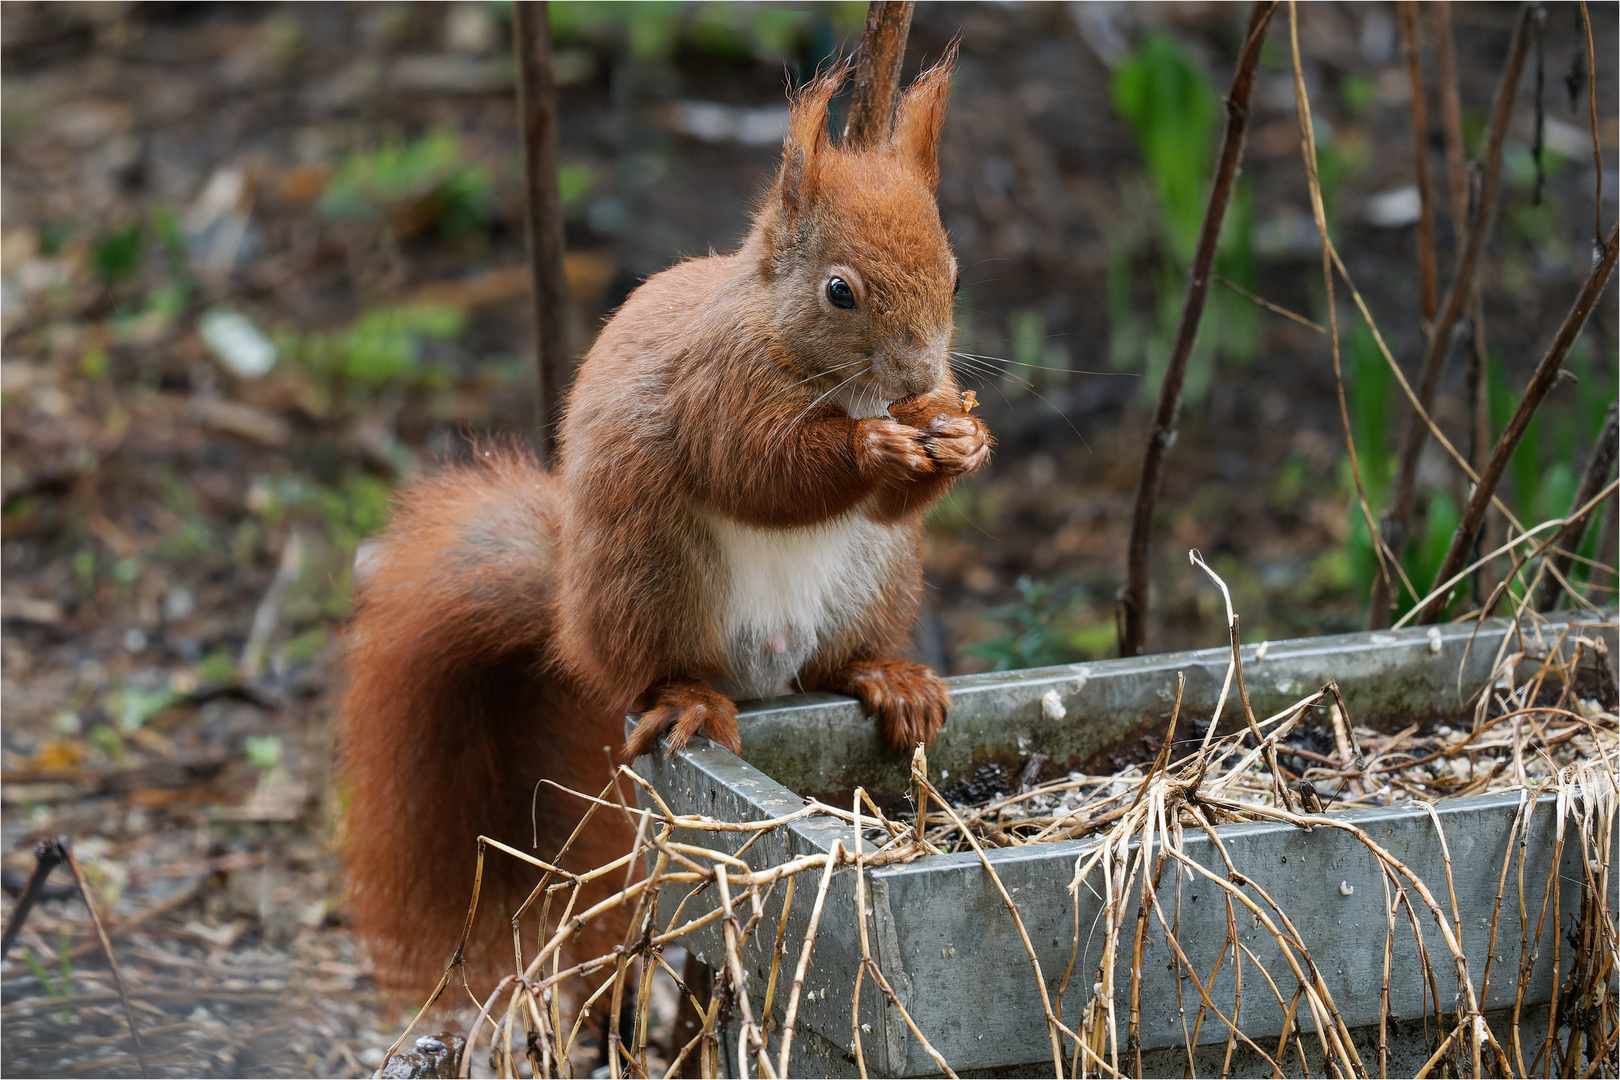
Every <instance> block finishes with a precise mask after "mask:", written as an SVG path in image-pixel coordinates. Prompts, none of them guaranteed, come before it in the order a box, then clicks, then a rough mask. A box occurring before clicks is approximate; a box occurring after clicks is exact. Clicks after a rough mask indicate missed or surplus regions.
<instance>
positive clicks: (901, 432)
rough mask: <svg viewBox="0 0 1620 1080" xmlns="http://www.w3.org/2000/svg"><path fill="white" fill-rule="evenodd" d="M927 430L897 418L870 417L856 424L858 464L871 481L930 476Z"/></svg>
mask: <svg viewBox="0 0 1620 1080" xmlns="http://www.w3.org/2000/svg"><path fill="white" fill-rule="evenodd" d="M925 440H926V433H925V432H922V431H919V430H917V429H916V428H914V427H911V426H910V425H907V424H902V423H900V422H899V421H897V420H885V419H883V418H882V417H867V418H866V419H864V420H861V421H859V422H858V423H856V425H855V463H856V465H857V466H858V467H859V468H860V470H861V475H862V476H863V477H865V478H866V479H868V480H872V481H879V482H881V481H885V480H887V481H902V482H903V481H906V480H912V479H915V478H916V477H919V476H928V475H929V474H931V473H932V472H933V471H934V461H933V459H932V458H931V457H929V456H928V449H927V446H926V442H925Z"/></svg>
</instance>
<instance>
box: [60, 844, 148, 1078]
mask: <svg viewBox="0 0 1620 1080" xmlns="http://www.w3.org/2000/svg"><path fill="white" fill-rule="evenodd" d="M56 845H57V847H59V848H61V851H62V858H63V859H65V860H66V861H67V864H68V869H69V870H71V871H73V880H74V881H75V882H77V883H78V886H79V898H80V899H81V900H83V901H84V906H85V908H86V910H88V911H89V912H90V922H91V924H92V925H94V926H95V928H96V937H98V938H100V939H101V951H102V952H104V953H106V954H107V966H108V967H110V968H112V977H113V983H114V984H115V985H116V986H117V987H118V1000H119V1001H121V1002H122V1003H123V1005H124V1021H125V1022H126V1023H127V1024H129V1037H130V1038H131V1039H133V1040H134V1042H135V1060H136V1061H138V1062H140V1063H141V1074H142V1075H143V1076H150V1075H152V1068H151V1066H149V1065H147V1063H146V1047H145V1046H143V1045H142V1044H141V1031H140V1029H139V1028H137V1027H136V1026H135V1007H134V1006H132V1005H131V1004H130V1003H129V990H128V989H127V988H126V987H125V986H124V973H123V972H122V971H120V970H118V957H116V956H114V955H113V949H112V942H111V941H109V940H108V938H107V928H106V927H105V926H104V925H102V922H101V912H100V911H98V910H97V909H96V900H95V894H94V893H92V892H91V891H90V883H89V882H88V881H86V880H85V879H84V871H83V870H81V869H79V860H78V859H76V858H74V856H73V845H72V844H69V843H68V841H67V837H65V836H63V837H58V838H57V841H56Z"/></svg>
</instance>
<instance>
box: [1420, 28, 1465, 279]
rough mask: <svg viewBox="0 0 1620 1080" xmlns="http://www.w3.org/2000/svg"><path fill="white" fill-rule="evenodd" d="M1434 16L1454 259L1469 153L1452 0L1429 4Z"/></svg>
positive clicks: (1458, 254)
mask: <svg viewBox="0 0 1620 1080" xmlns="http://www.w3.org/2000/svg"><path fill="white" fill-rule="evenodd" d="M1427 7H1428V9H1429V11H1430V12H1431V13H1432V14H1433V15H1434V62H1435V69H1436V70H1435V76H1436V80H1437V81H1438V83H1439V91H1440V130H1441V132H1442V134H1443V135H1444V136H1445V144H1446V190H1447V193H1448V194H1449V195H1450V201H1451V233H1452V244H1453V246H1455V248H1456V251H1455V252H1454V258H1455V259H1457V260H1460V259H1461V258H1462V253H1463V232H1464V230H1466V229H1467V228H1468V160H1467V159H1468V151H1467V148H1466V147H1464V146H1463V130H1462V106H1461V104H1460V102H1459V101H1458V99H1457V53H1456V49H1455V48H1454V47H1453V44H1452V37H1451V0H1435V2H1434V3H1432V4H1429V5H1427Z"/></svg>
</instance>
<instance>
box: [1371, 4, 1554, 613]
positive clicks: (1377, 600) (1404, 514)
mask: <svg viewBox="0 0 1620 1080" xmlns="http://www.w3.org/2000/svg"><path fill="white" fill-rule="evenodd" d="M1533 7H1534V5H1532V4H1524V5H1522V6H1521V7H1520V9H1519V16H1518V18H1517V20H1515V22H1514V24H1513V38H1512V40H1511V41H1510V42H1509V43H1508V55H1507V60H1506V62H1505V63H1504V64H1503V67H1502V77H1501V81H1500V82H1499V83H1498V84H1497V88H1496V99H1495V102H1494V105H1493V107H1492V110H1491V126H1490V133H1489V135H1488V137H1487V139H1486V144H1485V154H1484V158H1483V171H1482V173H1481V179H1480V190H1479V200H1478V202H1477V203H1476V204H1475V206H1474V212H1473V215H1472V220H1471V222H1470V228H1469V230H1468V238H1467V242H1466V243H1465V244H1464V246H1463V249H1462V254H1461V255H1460V257H1459V258H1458V260H1457V274H1456V278H1455V280H1453V281H1452V283H1451V288H1450V289H1449V290H1448V291H1447V292H1446V298H1445V302H1444V303H1443V304H1441V305H1440V309H1439V314H1438V316H1437V317H1436V319H1435V323H1434V331H1433V333H1432V334H1431V335H1430V337H1429V341H1428V345H1427V347H1426V348H1425V350H1424V353H1423V363H1422V365H1421V373H1420V375H1419V377H1418V401H1419V403H1420V404H1421V405H1422V407H1423V411H1424V412H1427V411H1428V410H1429V409H1430V408H1432V407H1433V405H1434V391H1435V387H1436V386H1438V385H1439V382H1440V372H1441V370H1442V369H1443V368H1444V367H1445V360H1446V355H1447V354H1448V352H1449V351H1450V348H1451V328H1452V327H1453V326H1455V325H1456V323H1457V320H1458V319H1459V318H1461V316H1462V313H1463V308H1464V306H1465V305H1466V303H1467V301H1468V299H1469V297H1470V296H1471V295H1472V293H1473V280H1474V271H1475V268H1476V267H1477V266H1478V264H1479V260H1480V257H1481V254H1482V253H1483V251H1484V250H1485V244H1486V241H1487V240H1489V239H1490V233H1491V227H1492V225H1493V224H1494V223H1495V218H1496V214H1495V208H1496V193H1497V189H1498V187H1499V186H1500V181H1501V174H1502V146H1503V143H1504V141H1505V140H1506V138H1507V131H1508V122H1509V120H1510V119H1511V118H1512V115H1513V98H1514V96H1515V94H1516V93H1517V91H1518V88H1519V77H1520V75H1521V74H1523V71H1524V62H1525V58H1526V56H1527V55H1528V54H1529V51H1530V42H1531V38H1532V37H1533V36H1534V33H1533V31H1532V28H1531V25H1530V24H1531V19H1532V15H1531V12H1532V8H1533ZM1428 434H1429V424H1428V422H1427V418H1426V417H1423V416H1420V415H1417V413H1416V412H1415V411H1414V415H1413V417H1412V423H1411V425H1410V426H1409V427H1408V428H1407V432H1406V441H1405V442H1404V443H1403V444H1402V445H1401V455H1400V460H1399V463H1398V464H1397V466H1396V471H1395V486H1394V491H1393V494H1392V495H1391V497H1390V505H1389V510H1388V512H1387V513H1386V514H1385V515H1384V529H1383V532H1384V535H1385V537H1386V539H1387V540H1388V543H1389V546H1390V549H1391V550H1392V551H1393V552H1394V554H1395V555H1396V557H1397V558H1398V557H1399V555H1400V553H1401V550H1402V548H1403V547H1404V546H1405V543H1406V537H1407V536H1408V535H1409V533H1410V531H1411V518H1412V491H1413V482H1414V480H1415V478H1416V476H1417V461H1418V455H1419V453H1420V452H1421V451H1422V450H1423V442H1424V440H1425V439H1426V438H1427V437H1428ZM1380 582H1381V583H1380V584H1379V585H1375V586H1374V590H1373V603H1372V609H1371V611H1370V612H1369V615H1368V626H1369V628H1371V629H1376V628H1377V627H1380V626H1383V625H1385V624H1386V623H1387V622H1388V621H1389V612H1390V604H1391V601H1392V599H1393V594H1392V592H1391V591H1389V589H1390V584H1391V583H1390V582H1389V581H1388V579H1387V578H1382V579H1380Z"/></svg>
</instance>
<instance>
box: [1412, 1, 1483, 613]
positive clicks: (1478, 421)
mask: <svg viewBox="0 0 1620 1080" xmlns="http://www.w3.org/2000/svg"><path fill="white" fill-rule="evenodd" d="M1428 8H1429V10H1430V11H1431V12H1432V13H1433V15H1434V41H1435V49H1434V52H1435V66H1436V67H1437V68H1438V71H1437V75H1438V77H1439V83H1440V86H1439V90H1440V129H1441V131H1442V132H1443V133H1444V136H1445V145H1446V186H1447V189H1448V190H1449V192H1450V202H1451V230H1452V235H1453V238H1454V239H1453V245H1454V247H1455V249H1456V250H1455V253H1454V261H1456V262H1461V261H1462V255H1463V234H1464V232H1465V230H1466V229H1467V228H1468V216H1469V207H1468V162H1467V152H1466V150H1465V149H1464V147H1463V131H1462V106H1461V104H1460V103H1459V101H1458V98H1457V58H1456V49H1455V48H1454V46H1453V43H1452V36H1451V4H1450V0H1435V2H1434V3H1432V4H1429V5H1428ZM1468 320H1469V322H1470V323H1471V324H1472V327H1471V328H1472V333H1471V334H1469V346H1470V347H1469V350H1468V375H1467V391H1468V402H1469V409H1468V411H1469V416H1470V417H1471V418H1472V419H1471V422H1470V424H1469V433H1468V461H1469V464H1471V465H1472V466H1473V469H1474V472H1475V474H1476V475H1477V474H1478V472H1479V470H1481V469H1483V468H1484V467H1485V461H1486V458H1487V457H1489V455H1490V452H1491V451H1490V446H1491V418H1490V417H1491V413H1490V398H1489V394H1488V393H1487V390H1488V386H1489V376H1488V375H1487V373H1486V369H1487V353H1486V349H1485V305H1484V303H1483V302H1482V301H1481V300H1480V295H1479V282H1478V281H1476V282H1474V285H1473V288H1472V289H1471V290H1470V292H1469V296H1468ZM1491 531H1492V530H1491V523H1490V521H1489V520H1487V521H1486V522H1485V523H1484V526H1483V527H1482V528H1481V529H1480V534H1479V544H1478V546H1477V547H1483V548H1484V549H1486V550H1489V549H1491V548H1493V547H1495V546H1496V545H1495V544H1493V543H1492V542H1491ZM1476 550H1477V548H1476ZM1491 585H1492V580H1491V575H1490V568H1489V567H1488V566H1487V567H1481V568H1480V570H1479V572H1478V573H1476V574H1475V575H1474V577H1473V591H1474V597H1475V599H1476V600H1477V599H1481V598H1483V596H1484V594H1486V593H1488V592H1490V591H1491Z"/></svg>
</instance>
